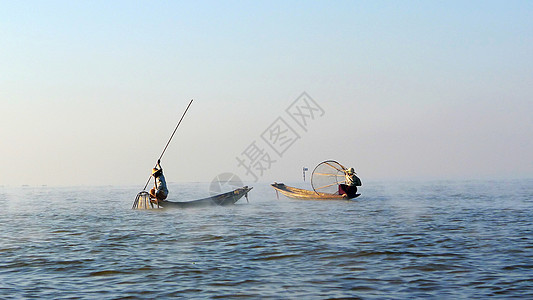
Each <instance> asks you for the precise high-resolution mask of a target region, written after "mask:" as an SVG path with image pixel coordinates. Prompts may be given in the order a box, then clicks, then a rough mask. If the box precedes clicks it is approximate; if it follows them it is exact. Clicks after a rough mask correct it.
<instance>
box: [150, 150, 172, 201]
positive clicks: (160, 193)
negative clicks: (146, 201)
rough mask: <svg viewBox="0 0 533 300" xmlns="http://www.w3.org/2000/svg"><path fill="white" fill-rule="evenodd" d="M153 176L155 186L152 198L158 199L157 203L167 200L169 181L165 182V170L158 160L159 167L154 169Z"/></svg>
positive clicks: (151, 191)
mask: <svg viewBox="0 0 533 300" xmlns="http://www.w3.org/2000/svg"><path fill="white" fill-rule="evenodd" d="M157 167H159V168H157ZM152 176H154V181H155V186H154V187H153V188H152V189H151V190H150V196H151V197H152V198H154V199H156V200H157V201H162V200H165V199H167V196H168V189H167V181H166V180H165V176H164V175H163V168H162V167H161V160H160V159H158V160H157V166H156V167H155V168H153V169H152Z"/></svg>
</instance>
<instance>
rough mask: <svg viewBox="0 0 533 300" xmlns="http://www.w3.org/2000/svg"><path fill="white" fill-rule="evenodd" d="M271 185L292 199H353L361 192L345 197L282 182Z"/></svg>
mask: <svg viewBox="0 0 533 300" xmlns="http://www.w3.org/2000/svg"><path fill="white" fill-rule="evenodd" d="M271 186H272V187H273V188H274V189H275V190H276V191H277V192H280V193H281V194H283V195H284V196H286V197H289V198H293V199H307V200H335V199H337V200H342V199H353V198H357V197H359V196H360V195H361V194H355V196H354V197H351V198H349V197H347V196H343V195H338V194H326V193H317V192H315V191H309V190H304V189H299V188H295V187H291V186H286V185H285V184H283V183H276V182H275V183H273V184H271Z"/></svg>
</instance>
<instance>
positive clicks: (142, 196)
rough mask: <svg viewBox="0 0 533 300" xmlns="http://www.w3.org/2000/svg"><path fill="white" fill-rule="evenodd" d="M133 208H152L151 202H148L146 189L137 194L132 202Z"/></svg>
mask: <svg viewBox="0 0 533 300" xmlns="http://www.w3.org/2000/svg"><path fill="white" fill-rule="evenodd" d="M132 208H133V209H152V208H154V205H153V203H151V202H150V194H149V193H148V192H146V191H142V192H140V193H138V194H137V197H136V198H135V201H134V202H133V207H132Z"/></svg>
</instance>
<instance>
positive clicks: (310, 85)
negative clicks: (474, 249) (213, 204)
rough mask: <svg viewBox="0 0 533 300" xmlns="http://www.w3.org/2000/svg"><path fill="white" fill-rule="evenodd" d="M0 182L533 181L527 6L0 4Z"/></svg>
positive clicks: (531, 22) (532, 73) (531, 13)
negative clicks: (339, 169)
mask: <svg viewBox="0 0 533 300" xmlns="http://www.w3.org/2000/svg"><path fill="white" fill-rule="evenodd" d="M0 45H2V46H1V47H0V68H1V72H0V111H1V112H2V117H1V118H0V186H19V185H31V186H34V185H37V186H40V185H49V186H78V185H139V186H140V187H142V186H144V184H145V182H146V180H147V179H148V177H149V175H150V171H151V168H152V167H153V166H154V164H155V162H156V160H157V158H158V157H159V156H160V155H161V153H162V151H163V148H164V146H165V145H166V143H167V141H168V139H169V137H170V135H171V134H172V132H173V130H174V128H175V126H176V124H177V122H178V120H179V119H180V117H181V115H182V113H183V111H184V110H185V107H186V106H187V104H188V103H189V101H190V100H191V99H194V101H193V104H192V105H191V107H190V109H189V111H188V112H187V114H186V116H185V117H184V120H183V122H182V124H181V125H180V126H179V128H178V130H177V132H176V134H175V136H174V138H173V139H172V141H171V143H170V145H169V147H168V148H167V150H166V152H165V153H164V156H163V158H162V166H163V168H164V171H165V175H166V177H167V180H168V181H169V182H176V183H179V182H197V181H199V182H210V181H211V180H212V179H214V178H216V177H217V176H219V175H220V174H225V173H229V174H235V175H237V176H238V177H239V178H241V180H243V181H245V182H252V183H253V182H256V181H257V182H274V181H277V182H291V181H302V168H303V167H307V168H309V169H310V171H309V172H308V174H307V175H308V176H309V175H310V174H309V173H311V171H312V169H313V168H314V167H315V166H316V165H317V164H318V163H320V162H321V161H324V160H328V159H334V160H337V161H339V162H341V163H342V164H343V165H345V166H346V167H354V168H355V169H356V171H357V172H358V174H359V176H360V177H361V179H362V181H363V184H364V182H365V180H404V179H422V180H424V179H429V180H449V179H507V178H532V177H533V155H532V153H533V142H532V137H533V101H532V100H533V99H532V95H533V2H531V1H467V2H464V1H403V2H398V1H0Z"/></svg>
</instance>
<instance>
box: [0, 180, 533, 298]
mask: <svg viewBox="0 0 533 300" xmlns="http://www.w3.org/2000/svg"><path fill="white" fill-rule="evenodd" d="M363 183H364V186H363V187H362V188H361V189H360V192H361V193H362V196H361V197H359V198H357V199H356V200H354V201H344V200H343V201H337V200H334V201H331V200H329V201H305V200H290V199H288V198H285V197H284V196H282V195H280V197H279V198H280V199H279V200H278V199H277V197H276V192H275V191H274V190H273V189H272V188H271V187H270V186H269V185H268V184H266V183H265V184H254V185H253V186H254V189H253V190H252V191H251V192H250V194H249V200H250V203H246V199H245V198H242V199H241V200H239V202H237V204H236V205H234V206H231V207H210V208H191V209H186V210H180V209H174V210H148V211H146V210H145V211H139V210H131V205H132V203H133V200H134V198H135V196H136V194H137V192H139V187H136V186H132V187H69V188H52V187H21V188H12V187H0V207H1V210H0V229H1V230H0V298H1V299H20V298H33V299H38V298H39V299H43V298H45V299H61V298H81V299H95V298H98V299H121V298H130V299H135V298H146V299H154V298H170V297H183V298H201V299H205V298H255V299H257V298H261V299H268V298H271V299H295V298H303V299H328V298H361V299H413V298H435V299H473V298H479V299H485V298H487V297H494V298H514V299H518V298H529V299H532V298H533V180H509V181H504V182H498V181H449V182H436V181H435V182H378V181H376V182H366V181H364V182H363ZM287 184H289V183H287ZM208 186H209V184H208V183H206V184H203V183H189V184H172V185H170V192H171V193H172V194H171V196H172V197H174V198H176V197H177V198H180V199H181V200H191V199H195V198H202V197H205V196H208V195H209V192H208ZM298 186H301V187H305V185H302V184H301V183H300V184H298Z"/></svg>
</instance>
